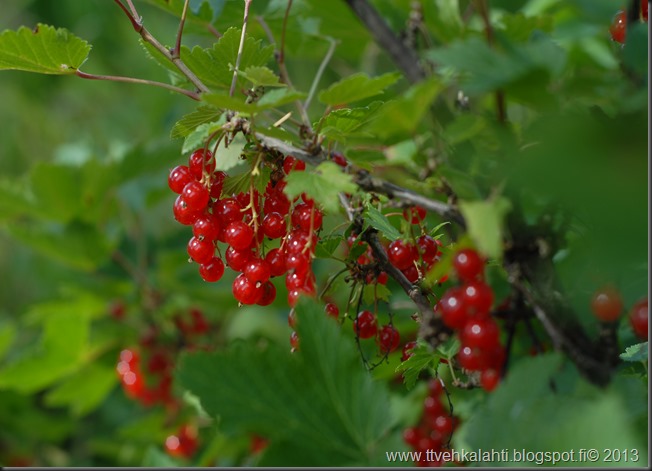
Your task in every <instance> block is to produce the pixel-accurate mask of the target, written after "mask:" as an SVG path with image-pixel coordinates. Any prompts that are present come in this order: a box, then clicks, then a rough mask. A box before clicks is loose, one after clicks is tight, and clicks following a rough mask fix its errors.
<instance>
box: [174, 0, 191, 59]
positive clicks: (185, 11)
mask: <svg viewBox="0 0 652 471" xmlns="http://www.w3.org/2000/svg"><path fill="white" fill-rule="evenodd" d="M188 3H190V0H186V1H185V2H184V4H183V11H182V12H181V19H180V20H179V30H178V31H177V41H176V43H175V45H174V50H173V51H172V57H174V58H178V57H180V56H181V36H182V35H183V25H184V24H185V22H186V15H187V14H188Z"/></svg>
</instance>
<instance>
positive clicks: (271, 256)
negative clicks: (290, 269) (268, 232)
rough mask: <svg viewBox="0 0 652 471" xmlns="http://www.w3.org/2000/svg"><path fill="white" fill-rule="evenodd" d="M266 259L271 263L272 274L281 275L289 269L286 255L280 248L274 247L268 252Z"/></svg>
mask: <svg viewBox="0 0 652 471" xmlns="http://www.w3.org/2000/svg"><path fill="white" fill-rule="evenodd" d="M265 261H267V263H268V264H269V267H270V273H271V276H281V275H283V274H284V273H285V272H286V271H287V266H286V265H285V255H283V252H282V251H281V250H280V249H272V250H270V251H269V252H267V255H266V256H265Z"/></svg>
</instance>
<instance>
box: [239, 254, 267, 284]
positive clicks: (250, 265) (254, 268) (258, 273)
mask: <svg viewBox="0 0 652 471" xmlns="http://www.w3.org/2000/svg"><path fill="white" fill-rule="evenodd" d="M244 274H245V276H246V277H247V278H249V281H252V282H253V283H265V282H266V281H267V280H269V277H270V276H271V268H270V266H269V263H267V262H266V261H265V260H264V259H260V258H250V259H249V261H248V262H247V265H246V266H245V269H244Z"/></svg>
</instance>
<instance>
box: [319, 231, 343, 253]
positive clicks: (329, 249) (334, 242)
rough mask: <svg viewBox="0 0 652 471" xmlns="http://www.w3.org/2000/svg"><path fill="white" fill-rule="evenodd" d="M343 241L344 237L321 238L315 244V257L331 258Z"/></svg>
mask: <svg viewBox="0 0 652 471" xmlns="http://www.w3.org/2000/svg"><path fill="white" fill-rule="evenodd" d="M343 240H344V237H342V236H340V235H331V236H328V237H322V238H321V239H319V242H317V247H315V257H317V258H331V257H332V256H333V254H334V253H335V251H336V250H337V248H338V247H339V246H340V244H341V243H342V241H343Z"/></svg>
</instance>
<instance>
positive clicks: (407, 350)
mask: <svg viewBox="0 0 652 471" xmlns="http://www.w3.org/2000/svg"><path fill="white" fill-rule="evenodd" d="M416 346H417V343H416V342H415V341H414V340H412V341H410V342H407V343H406V344H405V345H403V355H402V356H401V361H407V360H408V358H410V357H411V356H412V350H414V347H416Z"/></svg>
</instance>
